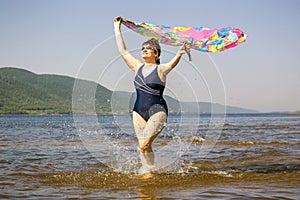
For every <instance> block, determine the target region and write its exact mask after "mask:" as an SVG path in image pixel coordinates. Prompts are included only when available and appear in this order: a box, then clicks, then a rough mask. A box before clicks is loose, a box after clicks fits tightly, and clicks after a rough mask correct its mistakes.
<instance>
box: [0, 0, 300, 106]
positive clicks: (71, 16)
mask: <svg viewBox="0 0 300 200" xmlns="http://www.w3.org/2000/svg"><path fill="white" fill-rule="evenodd" d="M174 2H175V3H174ZM116 16H122V17H125V18H128V19H131V20H133V21H145V22H149V23H153V24H157V25H171V26H187V27H189V26H205V27H209V28H220V27H227V26H232V27H238V28H240V29H241V30H243V31H244V32H245V33H246V34H247V35H248V36H249V37H248V39H247V41H246V42H245V43H243V44H241V45H239V46H237V47H235V48H233V49H230V50H226V51H224V52H221V53H210V54H207V53H203V52H199V51H192V58H193V61H192V62H188V61H187V58H186V57H185V59H182V61H181V62H180V63H179V65H178V66H177V67H176V69H175V70H174V72H172V74H171V75H170V77H168V83H167V87H168V89H167V91H166V92H167V93H169V94H171V95H173V96H174V97H177V98H178V99H181V100H185V101H193V100H195V99H196V100H200V101H211V102H216V103H225V104H227V105H232V106H240V107H243V108H249V109H254V110H258V111H260V112H274V111H295V110H300V92H299V91H300V90H299V89H300V78H299V75H300V50H299V48H300V38H299V37H298V35H299V33H300V23H299V19H300V1H298V0H251V1H238V0H230V1H221V0H215V1H204V0H185V1H171V0H165V1H161V0H152V1H147V2H145V1H139V0H133V1H129V0H128V1H100V0H99V1H96V0H43V1H40V0H24V1H19V0H0V28H1V33H0V67H8V66H9V67H17V68H22V69H26V70H29V71H32V72H34V73H37V74H58V75H67V76H71V77H78V78H85V79H90V80H93V81H97V82H98V83H100V84H103V85H104V86H106V87H108V88H109V89H112V90H117V89H118V90H119V89H124V90H126V88H127V89H128V90H132V89H133V87H132V80H130V79H132V78H133V74H132V73H131V72H130V71H129V69H128V68H127V67H126V65H125V64H124V62H122V60H121V59H120V57H119V55H118V53H117V50H116V45H115V42H114V37H113V36H114V29H113V19H114V17H116ZM122 32H123V33H124V35H125V36H126V37H125V42H126V45H127V46H128V49H130V50H132V52H133V53H135V54H136V56H137V57H138V56H139V55H140V54H139V53H138V49H140V44H141V43H140V42H143V41H144V40H145V38H143V37H142V36H139V35H137V34H136V33H133V32H130V31H128V29H126V28H125V27H122ZM162 48H163V50H162V51H163V53H162V56H161V60H162V61H165V62H167V61H168V59H171V57H172V55H174V52H176V49H175V48H172V47H167V46H162ZM109 59H110V60H109ZM90 66H93V67H91V68H90ZM168 84H169V85H168ZM124 85H129V86H128V87H124V88H123V86H124ZM191 94H192V95H191Z"/></svg>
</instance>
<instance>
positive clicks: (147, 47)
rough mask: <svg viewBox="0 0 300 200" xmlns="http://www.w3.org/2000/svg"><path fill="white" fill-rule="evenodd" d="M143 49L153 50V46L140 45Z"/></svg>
mask: <svg viewBox="0 0 300 200" xmlns="http://www.w3.org/2000/svg"><path fill="white" fill-rule="evenodd" d="M144 49H146V50H154V48H153V47H151V46H145V47H142V51H143V50H144Z"/></svg>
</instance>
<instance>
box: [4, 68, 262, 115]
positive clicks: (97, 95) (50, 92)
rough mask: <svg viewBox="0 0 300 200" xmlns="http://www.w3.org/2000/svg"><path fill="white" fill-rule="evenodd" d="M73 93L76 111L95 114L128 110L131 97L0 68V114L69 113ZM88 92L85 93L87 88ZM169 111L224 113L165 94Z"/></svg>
mask: <svg viewBox="0 0 300 200" xmlns="http://www.w3.org/2000/svg"><path fill="white" fill-rule="evenodd" d="M75 81H76V83H79V85H80V87H76V94H77V95H78V96H79V97H80V98H79V99H78V102H77V105H76V106H77V107H79V109H76V112H79V113H90V112H86V110H87V109H86V108H88V109H89V110H90V111H94V107H93V106H95V110H96V113H98V114H108V113H112V112H113V113H128V112H130V111H131V110H132V105H133V102H134V99H135V96H134V94H133V93H130V92H112V91H110V90H108V89H107V88H105V87H103V86H101V85H99V84H97V83H95V82H91V81H85V80H78V79H74V78H71V77H67V76H59V75H46V74H43V75H38V74H34V73H32V72H29V71H26V70H24V69H17V68H0V114H62V113H73V111H74V110H72V95H73V88H74V83H75ZM93 88H94V89H95V90H96V91H95V92H94V91H92V92H91V94H89V95H90V96H87V95H86V93H87V91H91V89H93ZM112 99H113V101H111V100H112ZM166 101H167V103H168V107H169V112H170V113H179V112H184V113H198V108H200V111H201V113H210V111H211V108H212V106H213V107H214V111H217V112H224V106H223V105H221V104H215V103H204V102H181V103H180V102H178V101H177V100H176V99H173V98H171V97H168V96H166ZM112 102H113V103H112ZM226 110H227V113H253V112H257V111H254V110H249V109H244V108H239V107H232V106H227V107H226Z"/></svg>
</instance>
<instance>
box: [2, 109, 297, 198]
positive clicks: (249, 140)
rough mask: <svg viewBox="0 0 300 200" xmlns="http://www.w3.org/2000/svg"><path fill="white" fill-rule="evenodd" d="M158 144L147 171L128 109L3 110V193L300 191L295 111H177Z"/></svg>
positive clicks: (285, 194)
mask: <svg viewBox="0 0 300 200" xmlns="http://www.w3.org/2000/svg"><path fill="white" fill-rule="evenodd" d="M80 119H84V120H80ZM95 119H96V120H95ZM85 122H86V123H85ZM194 136H196V137H194ZM153 149H154V151H155V152H156V153H157V157H156V158H157V166H160V167H158V170H157V172H154V174H153V176H152V177H150V178H147V179H145V178H142V177H140V176H139V175H138V174H137V170H138V168H139V166H140V163H139V158H138V149H137V141H136V138H135V136H134V132H133V129H132V124H131V119H130V116H126V115H124V116H122V115H120V116H112V115H99V116H73V115H3V116H0V152H1V158H0V198H1V199H18V198H20V199H42V198H45V199H78V198H86V199H300V189H299V188H300V116H299V115H288V114H249V115H247V114H241V115H227V116H226V117H225V118H224V116H219V118H218V116H217V117H214V118H212V116H209V115H204V116H201V117H199V116H185V117H184V118H183V117H182V116H172V115H171V116H169V119H168V124H167V127H166V128H165V129H164V131H163V132H162V133H161V135H160V136H159V137H158V138H157V140H156V141H155V143H154V144H153ZM166 161H168V162H166Z"/></svg>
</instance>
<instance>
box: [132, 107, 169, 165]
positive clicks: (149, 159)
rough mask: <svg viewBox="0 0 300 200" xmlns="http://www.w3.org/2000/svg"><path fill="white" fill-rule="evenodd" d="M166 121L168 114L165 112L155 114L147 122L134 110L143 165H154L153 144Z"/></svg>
mask: <svg viewBox="0 0 300 200" xmlns="http://www.w3.org/2000/svg"><path fill="white" fill-rule="evenodd" d="M166 121H167V114H166V113H165V112H157V113H155V114H153V115H152V116H151V117H150V118H149V120H148V121H147V122H146V121H145V120H144V119H143V118H142V117H141V116H140V115H139V114H138V113H136V112H133V123H134V129H135V132H136V134H137V138H138V142H139V147H140V156H141V161H142V164H143V167H146V168H151V167H153V165H154V153H153V150H152V146H151V144H152V142H153V141H154V139H155V138H156V137H157V136H158V134H159V133H160V132H161V131H162V130H163V128H164V127H165V124H166Z"/></svg>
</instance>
